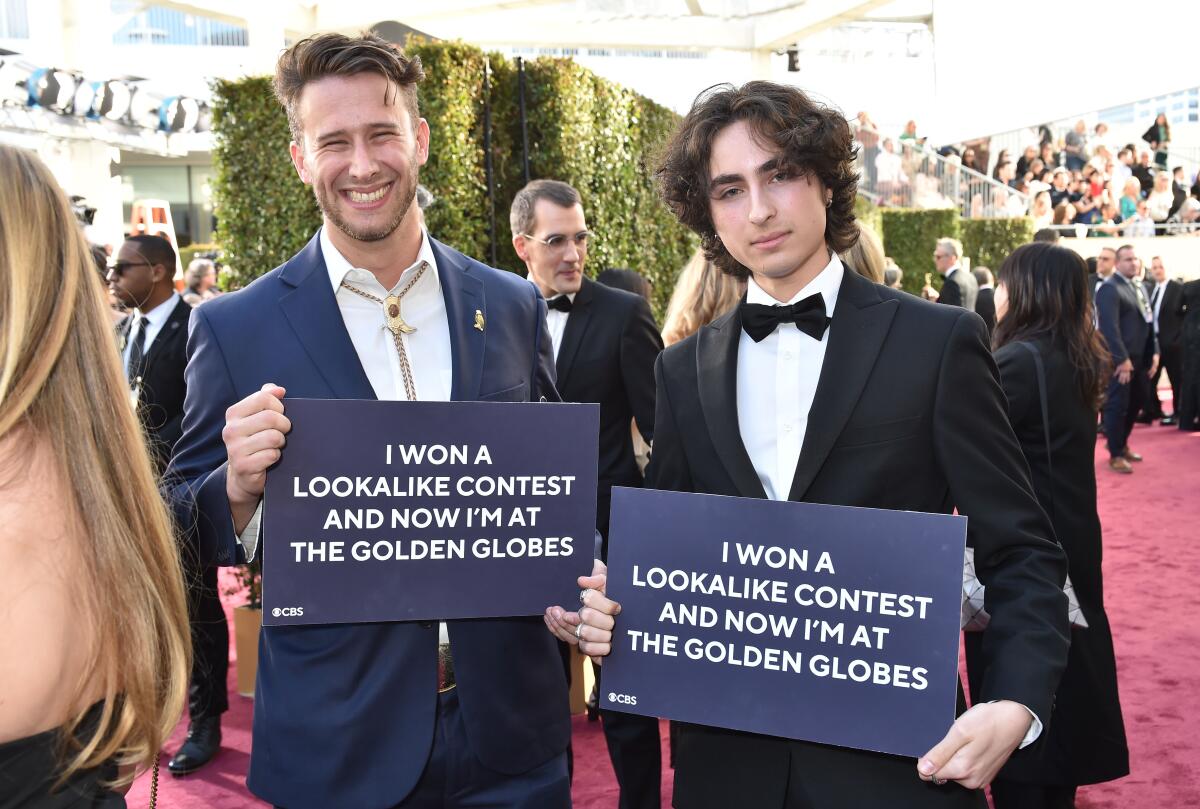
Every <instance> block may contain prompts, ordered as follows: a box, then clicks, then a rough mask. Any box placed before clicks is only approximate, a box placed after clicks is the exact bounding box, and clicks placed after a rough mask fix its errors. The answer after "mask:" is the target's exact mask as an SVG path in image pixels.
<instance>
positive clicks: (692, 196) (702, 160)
mask: <svg viewBox="0 0 1200 809" xmlns="http://www.w3.org/2000/svg"><path fill="white" fill-rule="evenodd" d="M739 121H746V122H747V123H748V124H749V125H750V128H751V129H752V130H753V132H754V134H755V136H756V137H757V138H759V139H761V142H762V143H763V145H764V147H765V148H768V149H777V150H778V152H779V158H780V160H781V162H782V164H783V166H782V167H783V168H791V169H792V170H794V171H797V172H799V173H801V174H808V175H810V176H811V177H813V178H815V179H816V180H819V181H820V183H821V186H822V187H824V188H826V189H828V190H829V191H830V192H832V195H833V199H832V202H831V203H830V205H829V207H828V208H826V209H825V215H826V221H825V243H826V245H827V246H828V247H829V249H830V250H832V251H833V252H835V253H841V252H843V251H845V250H848V249H849V248H850V246H851V245H853V244H854V241H855V239H857V238H858V229H857V228H856V227H855V223H854V199H855V196H856V195H857V193H858V175H857V173H856V172H855V170H854V156H855V148H854V143H853V137H852V135H851V133H850V125H849V124H848V123H847V122H846V119H845V118H844V117H842V114H841V113H840V112H838V111H837V110H834V109H830V108H829V107H826V106H824V105H823V104H819V103H816V102H814V101H812V100H811V99H810V98H809V97H808V96H807V95H805V94H804V92H803V91H801V90H800V89H798V88H796V87H791V86H788V85H784V84H776V83H774V82H769V81H752V82H747V83H746V84H743V85H742V86H741V87H734V86H733V85H732V84H719V85H716V86H714V87H710V88H708V89H707V90H705V91H704V92H702V93H701V94H700V95H699V96H698V97H697V98H696V101H695V103H694V104H692V109H691V111H690V112H688V114H687V116H685V117H684V119H683V122H682V123H681V124H680V125H679V128H678V129H676V130H675V132H674V134H672V135H671V138H670V140H668V142H667V144H666V146H665V147H664V148H663V151H662V154H661V156H660V157H659V160H658V168H657V169H656V170H655V173H654V174H655V177H656V179H657V181H658V187H659V193H660V194H661V195H662V198H663V200H664V201H665V202H666V204H667V207H669V208H670V209H671V211H672V212H673V213H674V214H675V216H676V217H677V218H678V219H679V221H680V222H682V223H683V224H684V225H686V226H687V227H689V228H691V229H692V230H694V231H695V232H696V233H698V234H700V244H701V247H702V249H703V250H704V255H705V257H706V258H708V260H709V261H712V262H713V263H714V264H716V265H717V266H718V267H719V268H721V269H722V270H724V271H725V272H727V273H730V274H731V275H735V276H738V277H739V278H748V277H749V275H750V270H749V269H747V268H746V267H744V266H742V265H741V264H740V263H739V262H738V261H737V259H735V258H734V257H733V256H732V255H730V254H729V251H728V250H726V249H725V245H723V244H721V240H720V239H719V238H718V237H717V232H716V229H715V228H714V226H713V221H712V215H711V213H710V208H709V205H710V201H709V189H708V184H709V180H710V177H709V159H710V157H711V155H712V143H713V140H715V139H716V137H717V134H718V133H719V132H720V131H721V130H722V129H724V128H725V127H727V126H729V125H730V124H735V123H737V122H739Z"/></svg>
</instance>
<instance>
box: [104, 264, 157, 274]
mask: <svg viewBox="0 0 1200 809" xmlns="http://www.w3.org/2000/svg"><path fill="white" fill-rule="evenodd" d="M153 266H154V265H153V264H151V263H150V262H149V261H114V262H113V263H112V264H109V265H108V271H109V272H111V273H112V274H113V275H117V276H119V275H124V274H125V271H126V270H128V269H129V268H130V267H153Z"/></svg>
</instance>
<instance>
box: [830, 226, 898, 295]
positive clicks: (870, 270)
mask: <svg viewBox="0 0 1200 809" xmlns="http://www.w3.org/2000/svg"><path fill="white" fill-rule="evenodd" d="M854 224H855V225H857V226H858V240H857V241H856V242H855V243H854V244H852V245H850V248H849V249H847V250H846V251H845V252H843V253H842V254H841V256H839V258H841V260H842V262H843V263H844V264H845V265H846V266H847V267H849V268H850V269H852V270H854V272H856V273H858V274H859V275H861V276H862V277H864V278H870V279H871V280H872V281H874V282H875V283H877V284H882V283H883V270H884V267H886V266H887V261H886V260H885V258H884V255H883V244H882V243H881V242H880V241H879V237H878V236H877V235H875V230H874V229H873V228H871V227H869V226H867V225H864V224H863V223H862V222H860V221H857V220H855V223H854Z"/></svg>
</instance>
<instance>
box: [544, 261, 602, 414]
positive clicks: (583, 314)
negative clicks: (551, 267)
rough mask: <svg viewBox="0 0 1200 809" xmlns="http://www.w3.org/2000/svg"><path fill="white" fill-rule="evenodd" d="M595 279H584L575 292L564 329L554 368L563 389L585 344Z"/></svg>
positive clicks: (558, 384)
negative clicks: (576, 356)
mask: <svg viewBox="0 0 1200 809" xmlns="http://www.w3.org/2000/svg"><path fill="white" fill-rule="evenodd" d="M595 283H596V282H595V281H591V280H589V279H587V278H584V279H583V285H582V286H581V287H579V292H577V293H576V294H575V300H574V301H573V302H572V305H571V313H570V314H569V315H567V326H566V328H565V329H563V336H562V345H560V346H559V347H558V359H556V360H555V361H554V370H555V371H556V376H557V377H558V382H557V383H556V384H557V386H558V389H559V390H560V391H561V390H562V388H563V385H564V384H565V383H566V381H567V377H568V376H570V375H571V366H572V365H574V364H575V355H576V354H578V353H579V346H581V345H583V335H584V334H585V333H586V332H587V327H588V323H589V322H591V319H592V298H593V297H594V296H593V289H594V287H593V285H594V284H595Z"/></svg>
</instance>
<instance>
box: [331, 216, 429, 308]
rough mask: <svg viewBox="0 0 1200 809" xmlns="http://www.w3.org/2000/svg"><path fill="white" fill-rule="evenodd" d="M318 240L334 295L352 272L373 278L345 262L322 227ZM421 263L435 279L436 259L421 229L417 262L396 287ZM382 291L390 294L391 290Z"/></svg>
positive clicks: (407, 269) (409, 268) (370, 274)
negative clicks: (424, 264)
mask: <svg viewBox="0 0 1200 809" xmlns="http://www.w3.org/2000/svg"><path fill="white" fill-rule="evenodd" d="M318 238H319V242H320V245H321V256H322V257H323V258H324V259H325V269H326V270H327V271H328V272H329V283H330V284H331V285H332V286H333V294H334V295H336V294H337V291H338V289H340V288H341V286H342V281H344V280H345V278H346V276H347V275H349V274H350V273H352V272H353V273H356V274H358V273H366V274H367V275H369V276H370V277H371V279H374V278H375V274H374V273H372V272H371V271H370V270H364V269H362V268H360V267H355V266H354V265H353V264H351V263H350V262H349V261H347V260H346V257H345V256H343V255H342V254H341V252H340V251H339V250H338V249H337V248H336V247H334V246H333V241H332V240H331V239H330V238H329V234H328V233H327V232H326V230H325V228H324V227H322V228H321V235H320V236H319V237H318ZM422 261H424V262H426V263H428V264H429V268H430V270H432V272H433V275H434V277H435V278H436V277H437V274H438V267H437V259H435V258H434V255H433V247H432V246H431V245H430V244H429V234H428V233H427V232H426V231H425V229H424V228H421V247H420V248H419V249H418V250H417V260H416V261H415V262H413V264H412V266H410V267H408V268H406V269H405V270H404V272H403V273H401V275H400V280H399V281H398V282H397V286H399V285H400V284H402V283H405V282H406V281H407V280H408V276H409V275H410V273H411V272H412V270H413V268H414V267H418V266H420V264H421V262H422ZM359 280H361V281H362V282H364V283H369V282H370V279H367V278H362V279H359ZM375 284H376V285H377V286H382V285H381V284H379V282H378V281H375ZM384 291H385V292H391V290H384Z"/></svg>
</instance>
